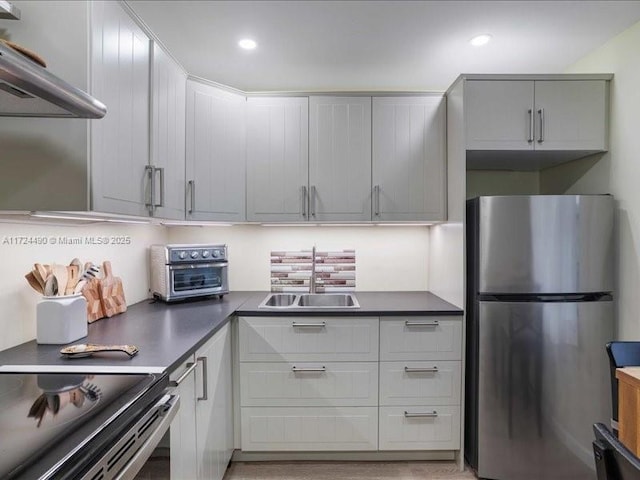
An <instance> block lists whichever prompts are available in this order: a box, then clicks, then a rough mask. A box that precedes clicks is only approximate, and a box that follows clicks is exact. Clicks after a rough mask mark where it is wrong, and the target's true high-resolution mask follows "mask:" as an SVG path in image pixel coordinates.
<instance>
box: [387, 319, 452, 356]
mask: <svg viewBox="0 0 640 480" xmlns="http://www.w3.org/2000/svg"><path fill="white" fill-rule="evenodd" d="M380 338H381V342H380V360H460V359H461V358H462V355H461V354H462V317H455V319H452V317H435V316H434V317H392V318H388V319H387V318H384V319H382V320H381V322H380Z"/></svg>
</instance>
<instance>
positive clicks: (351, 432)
mask: <svg viewBox="0 0 640 480" xmlns="http://www.w3.org/2000/svg"><path fill="white" fill-rule="evenodd" d="M241 422H242V450H243V451H246V452H267V451H331V450H341V451H350V450H377V448H378V408H377V407H243V408H242V418H241Z"/></svg>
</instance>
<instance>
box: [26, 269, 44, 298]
mask: <svg viewBox="0 0 640 480" xmlns="http://www.w3.org/2000/svg"><path fill="white" fill-rule="evenodd" d="M24 278H26V279H27V282H29V285H31V288H33V289H34V290H35V291H36V292H38V293H39V294H40V295H44V287H43V285H41V284H40V282H39V281H38V280H37V279H36V276H35V275H34V274H33V272H29V273H27V274H26V275H25V276H24Z"/></svg>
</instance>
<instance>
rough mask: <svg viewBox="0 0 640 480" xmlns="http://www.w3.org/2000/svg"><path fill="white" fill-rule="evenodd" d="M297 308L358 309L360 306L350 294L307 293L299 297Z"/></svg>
mask: <svg viewBox="0 0 640 480" xmlns="http://www.w3.org/2000/svg"><path fill="white" fill-rule="evenodd" d="M298 307H308V308H360V304H359V303H358V300H356V297H355V296H354V295H353V294H351V293H309V294H305V295H300V297H299V298H298Z"/></svg>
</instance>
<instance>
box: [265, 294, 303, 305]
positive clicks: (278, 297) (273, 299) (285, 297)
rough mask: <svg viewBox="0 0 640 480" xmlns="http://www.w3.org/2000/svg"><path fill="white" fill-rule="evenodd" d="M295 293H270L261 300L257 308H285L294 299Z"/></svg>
mask: <svg viewBox="0 0 640 480" xmlns="http://www.w3.org/2000/svg"><path fill="white" fill-rule="evenodd" d="M296 298H297V295H295V294H292V293H271V294H269V295H267V298H265V299H264V300H263V302H262V303H261V304H260V306H259V307H258V308H265V307H266V308H286V307H290V306H292V305H293V304H294V302H295V301H296Z"/></svg>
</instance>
